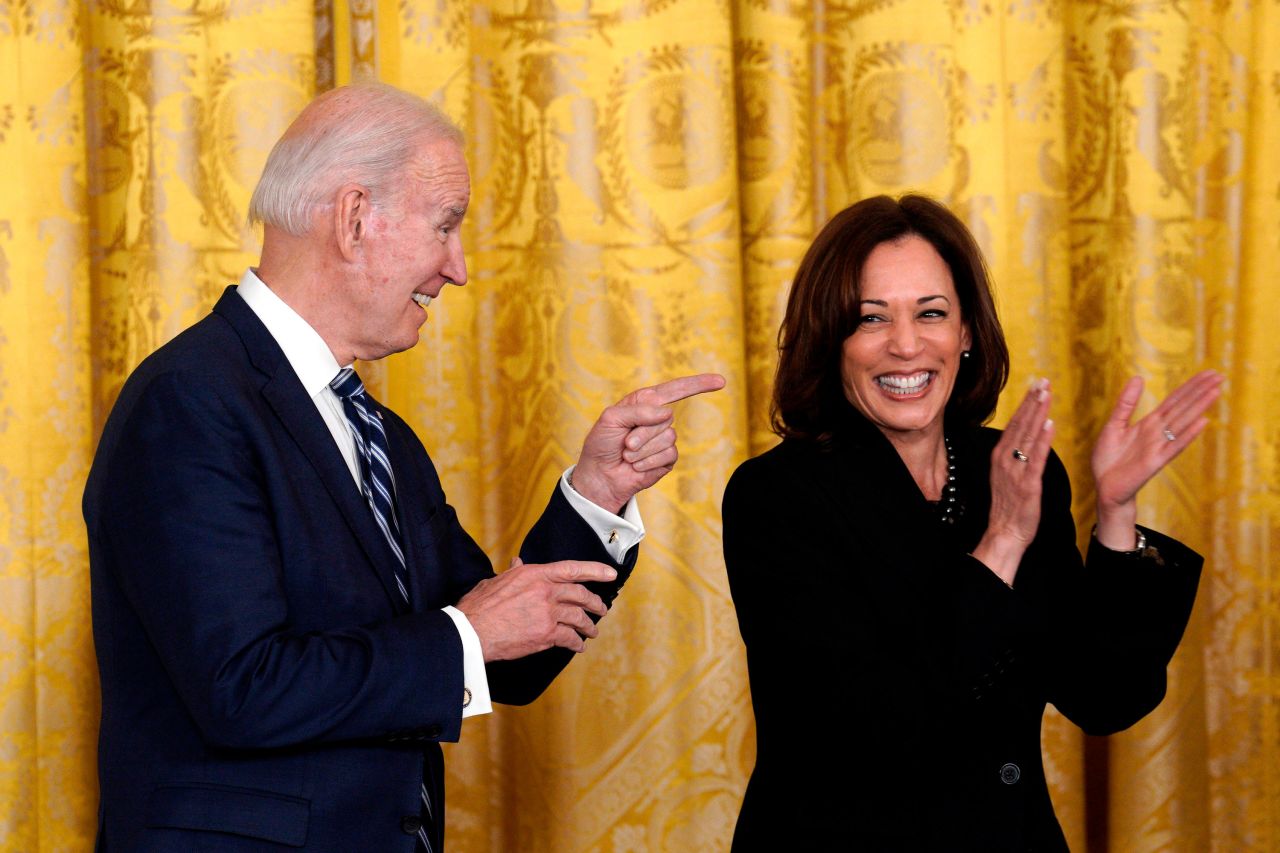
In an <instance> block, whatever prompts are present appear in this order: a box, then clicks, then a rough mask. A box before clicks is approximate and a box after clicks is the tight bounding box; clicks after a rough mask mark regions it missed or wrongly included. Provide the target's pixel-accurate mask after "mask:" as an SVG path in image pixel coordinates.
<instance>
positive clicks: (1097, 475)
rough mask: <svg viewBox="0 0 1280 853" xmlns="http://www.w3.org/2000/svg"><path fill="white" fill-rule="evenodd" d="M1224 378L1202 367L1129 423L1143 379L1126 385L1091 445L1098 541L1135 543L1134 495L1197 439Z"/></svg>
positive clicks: (1126, 546)
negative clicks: (1141, 416) (1153, 407)
mask: <svg viewBox="0 0 1280 853" xmlns="http://www.w3.org/2000/svg"><path fill="white" fill-rule="evenodd" d="M1224 378H1225V377H1223V376H1222V374H1220V373H1218V372H1216V371H1213V370H1204V371H1201V372H1200V373H1197V374H1196V375H1195V376H1193V377H1191V378H1190V379H1188V380H1187V381H1186V382H1184V383H1182V384H1181V385H1180V386H1178V387H1177V388H1176V389H1175V390H1174V391H1173V393H1171V394H1170V395H1169V396H1168V397H1166V398H1164V400H1163V401H1161V403H1160V405H1158V406H1156V407H1155V409H1154V410H1152V411H1151V413H1150V414H1148V415H1147V416H1146V417H1144V418H1142V419H1141V420H1139V421H1137V422H1136V423H1129V418H1130V417H1131V416H1132V415H1133V410H1134V409H1135V408H1137V406H1138V400H1139V399H1140V398H1141V397H1142V378H1141V377H1139V376H1135V377H1133V378H1132V379H1130V380H1129V381H1128V383H1126V384H1125V386H1124V390H1123V391H1121V392H1120V399H1119V400H1117V401H1116V405H1115V408H1114V409H1112V410H1111V417H1110V418H1109V419H1108V420H1107V423H1106V425H1105V426H1104V427H1103V428H1102V432H1101V433H1100V434H1099V435H1098V442H1097V444H1095V445H1094V448H1093V458H1092V467H1093V479H1094V483H1095V485H1096V487H1097V490H1098V530H1097V536H1098V540H1099V541H1100V542H1101V543H1102V544H1103V545H1106V546H1107V547H1109V548H1114V549H1116V550H1121V551H1123V550H1128V549H1130V548H1132V547H1133V536H1134V533H1133V531H1134V522H1135V521H1136V519H1137V513H1138V510H1137V497H1138V490H1139V489H1141V488H1142V487H1143V486H1144V485H1145V484H1146V482H1147V481H1148V480H1150V479H1151V478H1152V477H1154V476H1155V475H1156V473H1157V472H1158V471H1159V470H1160V469H1161V468H1163V467H1164V466H1165V465H1167V464H1169V462H1170V461H1171V460H1172V459H1173V458H1174V457H1175V456H1177V455H1178V454H1179V453H1181V452H1182V451H1183V450H1184V449H1186V447H1187V446H1188V445H1189V444H1191V442H1192V441H1194V440H1195V437H1196V436H1198V435H1199V434H1200V432H1201V430H1203V429H1204V428H1205V425H1206V424H1208V422H1209V419H1208V418H1206V417H1205V416H1204V413H1205V412H1206V411H1208V409H1209V407H1210V406H1211V405H1213V402H1214V401H1215V400H1217V399H1218V395H1219V393H1220V392H1221V390H1222V383H1223V380H1224Z"/></svg>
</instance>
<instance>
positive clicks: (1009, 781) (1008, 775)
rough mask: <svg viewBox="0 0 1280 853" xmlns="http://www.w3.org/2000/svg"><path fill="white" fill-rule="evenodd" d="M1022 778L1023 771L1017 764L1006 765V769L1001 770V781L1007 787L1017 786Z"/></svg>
mask: <svg viewBox="0 0 1280 853" xmlns="http://www.w3.org/2000/svg"><path fill="white" fill-rule="evenodd" d="M1021 778H1022V771H1021V770H1019V769H1018V765H1016V764H1006V765H1005V766H1004V767H1001V768H1000V781H1001V782H1003V783H1005V784H1006V785H1014V784H1017V782H1018V780H1019V779H1021Z"/></svg>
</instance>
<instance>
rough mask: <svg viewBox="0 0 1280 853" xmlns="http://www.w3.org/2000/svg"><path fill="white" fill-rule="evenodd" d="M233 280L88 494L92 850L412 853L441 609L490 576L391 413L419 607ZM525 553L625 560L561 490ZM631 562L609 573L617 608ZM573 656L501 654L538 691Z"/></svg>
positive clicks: (449, 642)
mask: <svg viewBox="0 0 1280 853" xmlns="http://www.w3.org/2000/svg"><path fill="white" fill-rule="evenodd" d="M233 291H234V288H228V290H227V292H226V293H225V294H224V295H223V296H222V298H221V299H220V300H219V302H218V304H217V306H216V307H215V308H214V310H213V313H212V314H211V315H210V316H209V317H207V318H205V319H204V320H202V321H200V322H199V323H197V324H196V325H195V326H193V327H192V328H191V329H188V330H187V331H186V332H184V333H182V334H181V335H179V336H178V337H177V338H175V339H174V340H173V341H172V342H170V343H169V344H167V345H166V346H164V347H162V348H160V349H159V350H158V351H157V352H156V353H155V354H153V355H152V356H150V357H149V358H148V359H146V360H145V361H144V362H143V364H142V365H140V366H139V368H138V369H137V370H136V371H135V372H134V374H133V375H132V376H131V377H130V379H129V381H128V382H127V383H126V384H125V386H124V389H123V390H122V391H121V393H120V397H119V400H118V401H117V403H116V405H115V408H114V409H113V411H112V413H111V416H110V418H109V419H108V421H107V424H106V427H105V430H104V432H103V435H102V440H101V443H100V445H99V447H98V452H97V455H96V456H95V458H94V463H93V468H92V470H91V472H90V475H89V480H88V484H87V486H86V489H85V495H84V514H85V520H86V522H87V525H88V532H89V557H90V576H91V584H92V597H93V629H94V640H95V644H96V648H97V655H98V666H99V672H100V674H101V683H102V724H101V735H100V740H99V756H98V759H99V764H98V772H99V781H100V785H101V805H100V812H99V829H98V842H99V847H100V848H101V849H105V850H181V851H191V850H279V849H302V850H315V851H356V850H377V851H392V850H400V851H404V853H409V851H411V850H413V847H414V836H413V834H412V830H413V820H414V819H416V816H417V814H418V797H419V793H418V789H419V785H420V784H421V782H422V781H423V779H424V770H425V779H426V783H427V784H428V785H429V786H430V787H431V788H432V789H433V791H432V793H433V794H434V800H435V803H436V812H437V817H438V818H439V820H440V824H439V828H440V829H441V832H442V831H443V829H442V824H443V807H444V774H443V765H442V761H441V752H440V747H439V746H438V742H439V741H453V740H457V738H458V734H459V729H460V725H461V714H462V662H461V656H462V648H461V642H460V640H459V638H458V632H457V629H456V628H455V627H454V625H453V623H452V621H451V620H450V619H449V617H448V615H447V614H445V613H443V612H441V611H440V609H439V608H440V607H442V606H444V605H446V604H451V603H454V602H456V601H457V600H458V599H459V598H460V597H461V596H462V595H463V594H464V593H465V592H466V591H467V590H469V589H471V588H472V587H473V586H475V584H476V583H477V582H479V581H480V580H481V579H483V578H487V577H491V576H492V575H493V571H492V568H491V566H490V564H489V561H488V559H487V558H486V557H485V556H484V554H483V553H482V552H481V550H480V548H479V547H478V546H477V545H476V543H475V542H474V541H473V540H472V539H471V537H470V536H468V535H467V533H466V531H464V530H463V529H462V527H461V525H459V523H458V519H457V517H456V516H455V514H454V511H453V509H452V508H451V507H450V506H449V505H448V504H447V503H446V502H445V496H444V492H443V491H442V490H441V487H440V482H439V479H438V478H437V476H436V471H435V468H434V466H433V465H432V464H431V460H430V458H429V457H428V456H427V453H426V451H425V450H424V449H423V447H422V445H421V443H419V441H418V439H417V437H416V436H415V435H414V434H413V432H412V431H411V430H410V429H409V427H408V426H407V425H406V424H405V423H404V421H402V420H401V419H400V418H398V417H397V416H396V415H395V414H394V413H392V412H390V411H389V410H385V409H384V413H385V417H384V421H383V423H384V425H385V427H386V432H387V442H388V445H389V450H390V456H391V463H392V468H393V470H394V472H395V476H396V486H397V508H398V511H399V513H400V529H401V531H402V533H403V538H404V545H405V548H404V551H405V558H406V561H407V564H408V575H409V588H410V592H411V595H412V602H411V604H408V605H406V604H405V602H404V601H403V599H402V598H401V596H400V595H399V593H398V591H397V590H396V587H395V583H394V579H393V578H394V576H393V570H392V566H393V561H394V560H395V557H394V556H393V555H392V553H391V551H390V549H389V547H388V545H387V543H386V541H385V539H383V537H382V534H381V533H380V531H379V530H378V528H377V527H376V526H375V523H374V521H373V516H372V513H371V512H370V510H369V507H368V505H367V504H366V503H365V501H364V498H363V497H362V496H361V495H360V492H359V489H358V488H357V486H356V485H355V483H354V481H353V479H352V477H351V474H350V471H349V469H348V468H347V466H346V464H345V462H344V461H343V459H342V456H341V454H340V452H339V451H338V448H337V446H336V445H335V443H334V441H333V437H332V436H331V435H330V433H329V431H328V429H327V428H326V426H325V424H324V421H323V419H322V418H321V417H320V414H319V413H318V412H317V411H316V407H315V405H314V403H313V402H312V401H311V399H310V397H308V395H307V394H306V392H305V391H304V390H303V388H302V385H301V383H300V382H299V381H298V378H297V376H296V374H295V373H294V372H293V369H292V368H291V367H290V365H289V363H288V361H287V360H286V359H285V357H284V354H283V352H281V350H280V348H279V346H278V345H277V344H276V342H275V340H274V339H273V338H272V337H271V336H270V334H269V333H268V332H267V330H266V328H265V327H264V326H263V325H262V323H261V321H259V320H258V318H257V316H256V315H255V314H254V313H253V312H252V311H251V310H250V309H249V307H248V306H247V305H246V304H245V303H244V301H243V300H242V299H241V298H240V297H239V296H238V295H236V294H235V293H234V292H233ZM521 555H522V557H523V558H524V559H525V560H526V561H527V562H546V561H550V560H554V559H565V558H576V559H584V560H598V561H601V562H606V563H610V564H613V565H616V564H615V563H613V561H612V560H611V558H610V557H609V555H608V554H607V552H606V551H605V550H604V548H603V546H602V545H601V544H600V541H599V539H598V538H597V536H596V535H595V533H594V532H593V531H592V530H591V529H590V528H589V526H588V525H587V524H586V523H585V522H584V521H583V520H582V519H581V518H580V517H579V516H578V514H577V513H576V512H575V511H574V510H573V509H572V508H571V507H570V506H569V504H568V502H567V501H565V499H564V497H563V496H562V495H561V494H560V491H559V488H556V490H555V491H554V492H553V494H552V497H551V501H550V503H549V505H548V507H547V510H546V511H545V513H544V514H543V515H542V518H541V519H540V520H539V521H538V523H537V525H535V527H534V528H533V530H532V531H531V532H530V533H529V536H528V537H527V538H526V540H525V542H524V545H523V547H522V548H521ZM635 558H636V551H635V550H633V551H632V552H631V553H630V554H628V559H627V562H626V564H625V565H623V566H618V568H619V576H618V580H617V581H615V582H614V583H611V584H607V585H604V584H602V585H593V586H594V588H595V589H596V591H597V592H598V593H600V594H601V595H602V597H603V598H604V599H605V600H606V601H611V600H612V599H613V598H614V596H615V595H616V594H617V591H618V589H619V588H620V587H621V585H622V583H623V581H624V580H625V579H626V578H627V576H628V574H629V572H630V569H631V567H632V566H633V565H634V562H635ZM571 657H572V653H570V652H568V651H565V650H563V649H553V650H550V651H548V652H544V653H542V654H539V655H535V656H532V657H529V658H525V659H524V660H522V661H516V662H504V663H502V664H499V665H490V666H489V667H488V672H489V678H490V687H491V690H492V694H493V698H494V699H495V700H497V701H500V702H515V703H523V702H528V701H531V700H532V699H533V698H534V697H535V696H537V695H538V694H539V693H540V692H541V691H542V690H543V689H544V688H545V687H546V686H547V684H548V683H549V682H550V681H551V679H552V678H554V677H555V675H556V674H557V673H558V672H559V671H560V670H561V669H562V668H563V667H564V666H565V664H566V663H567V662H568V661H569V659H570V658H571ZM406 819H408V820H406ZM436 849H437V850H439V845H437V848H436Z"/></svg>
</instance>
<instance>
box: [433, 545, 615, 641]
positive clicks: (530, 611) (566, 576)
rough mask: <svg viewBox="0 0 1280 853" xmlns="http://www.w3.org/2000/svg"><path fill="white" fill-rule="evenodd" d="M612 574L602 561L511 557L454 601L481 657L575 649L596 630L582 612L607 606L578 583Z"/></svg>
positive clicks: (598, 612) (605, 578)
mask: <svg viewBox="0 0 1280 853" xmlns="http://www.w3.org/2000/svg"><path fill="white" fill-rule="evenodd" d="M617 576H618V573H617V571H615V570H614V569H613V568H612V567H611V566H606V565H605V564H604V563H591V562H585V561H581V560H562V561H560V562H558V563H525V562H523V561H521V559H520V558H519V557H517V558H515V559H514V560H512V561H511V568H509V569H507V570H506V571H505V572H503V573H502V574H500V575H498V576H497V577H494V578H489V579H487V580H483V581H480V583H478V584H476V585H475V586H474V587H472V589H471V591H470V592H468V593H467V594H466V595H464V596H463V597H462V600H460V601H459V602H458V603H457V605H455V606H456V607H457V608H458V609H459V610H461V611H462V612H463V613H464V614H466V617H467V621H469V622H470V623H471V627H472V629H474V630H475V632H476V636H478V637H479V638H480V648H481V649H482V650H483V651H484V659H485V661H486V662H487V661H491V660H512V659H515V658H522V657H524V656H526V655H531V654H533V653H534V652H540V651H542V650H543V649H549V648H551V647H552V646H562V647H564V648H566V649H571V650H572V651H575V652H580V651H582V650H583V649H585V648H586V638H588V637H595V636H596V635H597V634H599V633H600V632H599V629H598V628H596V625H595V623H594V622H593V621H592V620H591V617H590V616H588V615H587V614H588V613H594V614H596V615H597V616H603V615H604V614H605V613H606V612H607V611H608V608H607V607H605V605H604V602H603V601H601V600H600V596H598V595H596V594H595V593H594V592H592V591H591V590H589V589H587V588H586V587H585V586H583V585H582V584H583V583H584V582H586V581H606V582H607V581H611V580H613V579H614V578H616V577H617Z"/></svg>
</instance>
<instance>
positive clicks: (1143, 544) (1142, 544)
mask: <svg viewBox="0 0 1280 853" xmlns="http://www.w3.org/2000/svg"><path fill="white" fill-rule="evenodd" d="M1134 532H1135V533H1137V534H1138V541H1137V543H1136V544H1135V545H1134V546H1133V547H1132V548H1130V549H1128V550H1126V551H1120V550H1118V549H1116V548H1108V547H1107V546H1106V545H1102V542H1098V544H1099V545H1102V547H1103V548H1106V549H1107V550H1108V551H1115V552H1116V553H1117V554H1141V553H1142V552H1143V551H1145V550H1146V549H1147V534H1145V533H1143V532H1142V528H1141V527H1135V528H1134ZM1089 535H1090V536H1092V537H1093V538H1094V539H1097V538H1098V525H1096V524H1095V525H1094V526H1093V530H1092V531H1090V533H1089Z"/></svg>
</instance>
